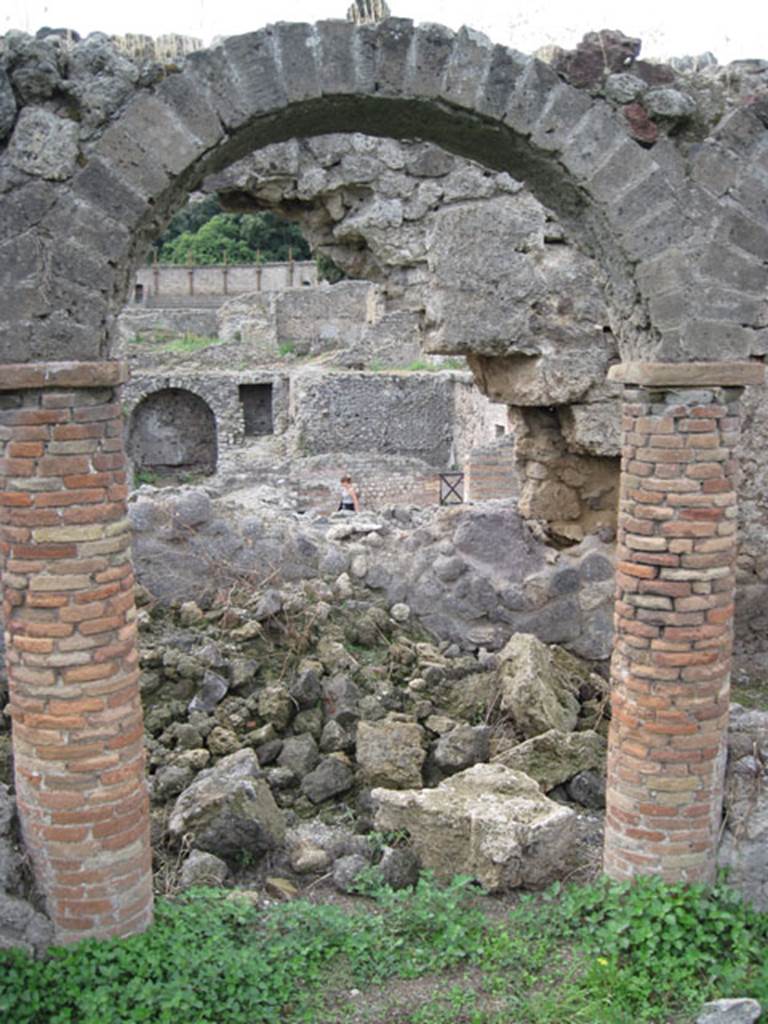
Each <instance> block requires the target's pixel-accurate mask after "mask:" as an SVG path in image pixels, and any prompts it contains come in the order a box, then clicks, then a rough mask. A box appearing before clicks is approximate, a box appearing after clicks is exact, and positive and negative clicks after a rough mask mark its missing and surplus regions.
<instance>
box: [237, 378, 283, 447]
mask: <svg viewBox="0 0 768 1024" xmlns="http://www.w3.org/2000/svg"><path fill="white" fill-rule="evenodd" d="M240 404H241V405H242V407H243V422H244V424H245V436H246V437H259V436H260V435H262V434H273V433H274V431H275V428H274V424H273V422H272V385H271V384H241V385H240Z"/></svg>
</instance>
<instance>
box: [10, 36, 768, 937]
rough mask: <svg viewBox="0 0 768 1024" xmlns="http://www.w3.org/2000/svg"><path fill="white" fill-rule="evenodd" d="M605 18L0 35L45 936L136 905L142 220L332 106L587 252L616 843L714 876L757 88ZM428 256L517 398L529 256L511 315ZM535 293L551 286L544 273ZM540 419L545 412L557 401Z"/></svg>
mask: <svg viewBox="0 0 768 1024" xmlns="http://www.w3.org/2000/svg"><path fill="white" fill-rule="evenodd" d="M598 42H599V43H600V44H601V45H600V47H599V50H600V53H601V58H600V62H599V65H598V72H599V81H598V82H596V81H595V79H594V75H595V65H594V61H593V60H591V59H590V58H591V57H594V51H590V50H589V47H587V48H586V49H585V50H583V51H581V52H579V53H578V54H577V55H576V56H573V57H569V58H567V59H566V58H563V57H562V56H561V57H559V58H557V59H556V61H555V63H554V64H553V65H547V64H544V63H542V62H541V61H539V60H536V59H531V58H528V57H524V56H522V55H520V54H518V53H516V52H514V51H511V50H507V49H506V48H504V47H502V46H496V45H494V44H493V43H491V42H490V41H489V40H487V39H486V38H485V37H483V36H481V35H479V34H477V33H475V32H473V31H471V30H462V31H460V32H458V33H454V32H451V31H449V30H447V29H443V28H441V27H439V26H434V25H427V26H421V27H414V25H413V24H412V23H411V22H409V21H406V20H402V19H388V20H386V21H383V22H381V23H379V24H376V25H360V26H356V25H353V24H352V23H349V22H345V21H325V22H321V23H319V24H318V25H316V26H310V25H292V24H280V25H277V26H273V27H268V28H266V29H263V30H261V31H259V32H255V33H252V34H248V35H244V36H239V37H235V38H231V39H227V40H224V41H223V42H222V43H221V44H220V45H218V46H215V47H213V48H211V49H209V50H205V51H198V52H195V53H191V54H189V55H188V57H187V58H186V59H185V60H184V61H183V63H182V62H179V63H177V64H173V65H160V64H154V63H152V62H139V63H135V62H133V61H131V60H130V59H128V58H127V57H126V56H125V55H123V54H121V53H119V52H118V51H116V50H114V49H112V48H111V47H110V46H109V45H108V42H107V40H106V39H105V38H104V37H99V36H91V37H89V38H88V39H86V40H85V41H83V42H82V43H79V44H76V45H75V46H73V47H71V49H69V50H67V51H66V52H65V49H64V46H63V43H62V41H61V40H60V39H58V38H57V37H55V38H53V39H52V40H31V39H29V38H28V37H24V36H22V35H20V34H18V33H10V34H8V35H7V36H6V37H5V38H4V40H3V42H2V52H1V54H0V61H1V63H0V146H2V149H1V150H0V179H1V180H2V185H3V189H2V193H1V194H0V224H1V225H2V229H1V231H2V234H0V267H2V271H1V273H2V281H3V293H4V296H5V301H4V303H3V306H2V310H1V311H0V362H2V364H3V365H2V366H1V367H0V448H1V449H2V452H1V454H2V457H1V459H0V537H1V539H2V549H1V550H2V558H3V576H2V588H3V616H4V620H5V627H6V638H7V646H6V664H7V668H8V676H9V683H10V710H11V714H12V716H13V728H14V752H15V771H16V789H17V799H18V805H19V809H20V812H21V814H22V820H23V827H24V834H25V840H26V843H27V847H28V850H29V852H30V855H31V858H32V861H33V863H34V867H35V871H36V873H37V876H38V879H39V881H40V884H41V886H42V888H43V890H44V891H45V893H46V894H47V899H48V906H49V910H50V912H51V915H52V917H53V920H54V922H55V925H56V928H57V936H58V938H59V939H60V940H61V941H71V940H73V939H77V938H81V937H83V936H85V935H108V934H127V933H129V932H131V931H136V930H139V929H141V928H143V927H145V926H146V924H147V923H148V921H149V920H150V917H151V875H150V862H149V830H148V815H147V805H146V794H145V789H144V781H143V752H142V735H143V730H142V722H141V710H140V704H139V694H138V671H137V654H136V630H135V611H134V595H133V576H132V568H131V558H130V547H129V535H128V531H127V524H126V518H125V501H126V493H127V488H126V478H125V452H124V445H123V439H122V423H121V412H122V410H121V404H120V397H119V394H120V390H119V389H120V387H121V385H122V384H123V383H124V381H125V377H126V372H125V366H124V363H123V362H121V361H120V360H118V359H115V358H114V355H115V341H116V331H115V322H116V318H117V317H118V315H119V313H120V310H121V308H122V307H123V306H124V304H125V302H126V300H127V298H128V292H129V289H130V287H131V286H132V283H133V278H134V273H135V271H136V268H137V267H138V266H139V265H140V264H141V263H142V261H143V259H144V257H145V255H146V250H147V248H148V246H149V244H150V242H151V241H152V240H153V239H154V238H156V237H157V235H158V234H159V233H160V231H161V230H162V228H163V226H164V225H165V223H166V222H167V220H168V218H169V217H170V215H171V214H172V213H173V212H174V211H175V210H176V209H177V208H178V207H179V206H180V205H181V204H182V203H183V202H184V200H185V198H186V196H187V195H188V194H189V193H190V192H191V191H194V190H196V189H197V188H198V187H199V186H200V185H201V184H202V182H203V181H204V180H205V179H206V178H207V177H209V176H211V175H214V174H219V173H221V172H224V171H225V170H226V169H227V168H228V167H231V166H233V165H234V164H236V163H237V161H239V160H240V159H242V158H243V156H245V155H246V154H248V153H250V152H253V151H256V150H263V149H264V148H265V147H267V146H270V145H273V144H277V143H285V142H286V141H287V140H289V139H293V138H306V137H310V136H321V135H328V134H331V133H334V132H360V133H363V134H365V135H368V136H379V137H391V138H396V139H401V138H411V139H413V138H418V139H421V140H422V141H424V142H428V143H432V144H434V145H435V146H438V147H440V148H442V149H444V150H447V151H448V152H449V153H452V154H456V155H458V156H461V157H464V158H468V159H470V160H473V161H475V162H476V163H477V164H479V165H481V166H483V167H485V168H487V169H488V170H489V171H490V172H492V173H493V174H496V173H504V174H507V175H508V176H509V178H510V180H511V181H514V182H520V183H523V182H524V183H525V185H526V187H527V189H528V192H529V193H530V196H531V197H532V199H531V200H530V202H531V203H533V200H534V199H535V200H536V202H537V203H539V204H541V206H542V208H544V209H546V210H550V211H551V212H552V214H553V218H554V221H555V222H556V224H557V225H558V230H561V231H562V233H563V237H564V238H565V239H567V240H568V242H569V243H570V244H572V245H573V246H574V247H575V248H577V249H578V250H579V251H580V252H582V253H584V254H585V255H586V256H587V257H588V258H589V259H591V260H593V261H594V266H595V267H596V268H598V269H599V274H600V277H601V279H602V282H603V294H604V301H605V308H606V311H607V321H603V322H602V323H601V324H600V335H601V337H602V338H603V348H600V347H599V346H598V355H597V357H596V359H597V361H598V362H599V361H600V360H601V359H602V360H603V362H604V369H605V370H606V371H607V373H606V375H607V377H608V379H609V380H610V381H611V382H612V383H613V384H614V385H615V386H617V387H618V388H619V390H620V396H621V398H620V400H621V405H622V412H621V426H620V430H621V433H620V448H621V456H622V461H621V469H620V478H619V487H620V499H619V516H618V525H617V529H618V537H617V544H618V547H617V568H618V571H617V600H616V606H615V609H616V616H615V625H616V629H615V637H614V651H613V668H612V671H613V679H614V691H613V719H612V731H611V738H610V752H609V769H608V810H607V820H606V821H607V823H606V842H605V868H606V870H607V872H608V873H609V874H610V875H612V876H613V877H618V878H624V877H629V876H632V875H633V874H635V873H637V872H654V873H658V874H662V875H663V876H664V877H666V878H679V879H686V880H693V879H707V878H709V877H711V875H712V873H713V870H714V846H715V841H716V837H717V833H718V829H719V827H720V818H721V800H722V777H723V761H724V740H723V733H724V728H725V724H726V720H727V714H728V680H729V671H730V663H731V651H732V636H733V614H734V597H735V588H736V569H737V567H738V566H737V547H736V532H737V517H738V501H737V496H738V493H739V483H738V466H737V459H736V457H735V453H736V451H737V450H738V447H739V445H740V443H741V436H742V411H743V408H744V406H743V396H744V392H745V389H747V388H749V387H751V386H759V385H760V384H761V383H762V381H763V376H764V366H763V360H764V356H765V351H766V348H765V329H766V328H765V324H766V321H765V289H766V283H767V282H766V273H767V272H766V256H767V254H768V223H767V218H768V207H767V206H766V181H765V164H766V149H767V147H768V142H767V139H766V123H767V122H768V116H767V115H766V100H765V95H766V94H765V88H764V85H763V83H762V80H761V78H760V71H759V69H758V70H757V71H756V72H755V71H754V69H750V68H746V69H743V74H741V75H738V74H737V75H736V78H737V79H738V81H737V84H736V87H735V88H730V89H726V87H725V84H724V83H723V82H720V81H719V80H717V79H716V78H715V79H713V80H712V81H708V80H703V82H702V85H701V91H700V98H699V99H694V98H693V97H692V95H689V92H686V90H685V89H682V90H681V89H680V88H678V87H677V85H678V83H677V82H676V80H675V77H674V72H673V71H671V70H670V71H667V70H664V71H663V72H657V71H656V70H654V66H644V65H643V62H641V61H637V60H636V59H635V56H634V54H633V46H632V45H631V41H630V44H629V45H627V43H626V41H624V40H622V39H617V38H615V37H608V36H607V37H605V38H602V39H600V40H598ZM634 53H636V49H635V50H634ZM670 75H671V76H672V77H671V79H670ZM692 105H693V106H692ZM383 187H384V184H383V183H382V185H381V186H380V188H383ZM428 193H429V189H426V190H425V195H424V196H423V197H420V199H419V201H423V202H426V203H427V204H428V205H429V204H430V199H429V195H428ZM431 202H433V203H438V202H439V200H438V199H436V198H435V199H433V200H432V201H431ZM407 206H408V203H407V202H403V198H402V197H398V196H384V195H383V196H381V197H380V203H379V204H378V210H377V216H379V217H380V223H381V224H382V226H384V225H386V223H387V219H388V218H394V219H398V218H402V220H407V219H408V217H407V215H406V207H407ZM535 209H538V207H536V208H535ZM339 213H340V217H339V220H341V219H343V216H344V210H343V209H340V210H339ZM452 215H453V216H454V217H456V218H457V219H459V220H460V218H461V211H460V209H457V210H456V211H453V213H452ZM491 215H492V214H491ZM542 216H543V215H540V214H538V213H535V212H532V213H531V214H530V218H531V222H532V224H533V225H535V230H534V231H533V234H534V236H535V237H534V239H533V242H529V241H528V240H527V232H526V230H525V229H524V228H523V229H522V230H521V228H520V226H517V227H516V226H515V225H514V224H512V223H510V224H509V232H510V238H511V239H512V240H513V241H512V244H510V245H508V246H507V247H506V249H504V250H503V251H502V250H500V249H499V248H498V245H499V243H498V242H497V241H494V245H493V246H492V247H490V248H489V260H490V261H491V262H493V263H494V265H495V266H496V267H497V268H500V269H499V275H498V277H497V278H495V279H494V280H493V281H492V282H490V289H491V290H492V291H493V290H496V289H503V288H504V287H505V286H506V285H508V284H509V285H511V284H512V283H514V282H516V283H517V284H518V285H519V284H520V282H521V281H522V280H524V275H525V267H526V265H528V260H527V256H528V249H530V248H531V246H533V248H534V249H536V248H537V247H538V241H537V238H540V235H541V233H542V231H543V229H542V228H541V227H540V221H541V219H542ZM543 219H544V220H546V218H543ZM528 233H530V232H528ZM434 251H435V253H436V254H437V256H436V258H438V259H439V258H440V249H439V246H436V247H435V248H434ZM550 255H552V254H551V253H550ZM504 256H506V258H507V260H508V263H509V266H510V268H511V269H510V274H509V275H508V276H505V274H504V273H503V272H502V270H503V262H504ZM534 262H535V261H534ZM529 273H530V276H531V277H532V278H535V277H536V275H535V274H534V272H533V270H530V271H529ZM520 275H523V277H521V276H520ZM445 284H446V287H445V288H444V290H443V291H442V293H441V294H439V295H437V296H435V304H434V305H433V306H431V307H430V309H429V310H428V315H429V317H430V319H431V320H433V321H434V322H435V323H436V324H438V323H439V324H440V326H439V327H436V328H435V333H436V339H437V338H439V341H438V340H435V348H434V349H433V351H435V350H437V348H438V346H439V351H441V352H456V353H460V354H467V356H468V357H469V360H470V363H471V365H472V367H473V369H474V372H475V374H476V378H477V379H478V381H479V382H480V385H481V387H482V388H483V389H484V390H485V391H487V393H488V394H489V395H490V396H491V397H492V398H494V399H495V400H496V401H502V402H509V403H510V404H521V405H522V404H524V403H517V402H515V400H514V398H512V397H511V396H512V395H514V394H516V393H517V390H516V389H517V388H518V380H519V377H518V373H519V372H522V374H523V376H524V378H525V380H526V381H528V382H533V381H536V373H537V367H539V366H540V365H541V363H540V356H541V352H542V349H543V348H545V347H546V346H545V345H544V343H543V342H542V341H541V337H540V335H539V334H538V333H537V326H540V324H541V321H540V320H539V319H537V316H536V314H537V312H538V301H539V300H538V299H536V298H535V296H534V292H535V287H536V285H535V281H532V282H531V285H530V288H531V289H533V291H530V290H529V291H527V292H524V293H523V294H522V295H521V294H520V292H519V290H518V291H517V292H516V290H515V288H514V287H513V288H511V290H510V291H509V292H506V293H505V294H506V295H507V297H508V311H509V315H510V318H512V319H514V320H515V323H516V328H515V331H514V332H513V334H512V336H510V335H509V334H507V333H505V332H504V331H500V330H499V329H498V323H497V320H496V318H495V317H493V318H486V317H484V316H483V310H484V309H485V308H486V301H487V292H484V290H483V287H479V286H478V285H477V283H475V282H472V281H471V280H469V279H468V278H467V277H466V275H465V274H464V273H463V268H462V266H461V262H460V260H459V261H458V262H457V263H456V264H455V265H454V276H453V277H452V278H451V277H450V275H449V276H448V278H447V279H446V281H445ZM408 285H409V282H404V283H403V287H404V288H405V287H406V286H408ZM528 296H530V299H531V305H530V306H529V305H526V303H525V302H524V303H523V310H522V311H521V310H520V307H519V306H518V305H517V302H519V301H520V299H521V298H527V297H528ZM515 300H517V302H516V301H515ZM544 312H545V317H544V319H545V321H546V319H547V317H548V316H551V315H557V311H556V309H555V310H554V313H553V310H552V309H550V308H549V306H548V304H547V303H546V301H545V302H544ZM462 313H467V314H470V315H471V322H472V330H471V333H467V330H466V329H467V327H468V324H469V322H470V321H469V320H468V319H467V317H466V316H464V315H461V314H462ZM604 326H607V327H608V328H609V332H610V338H609V335H608V332H604V331H603V327H604ZM609 344H613V345H615V350H614V352H615V354H613V355H611V356H608V357H606V355H605V353H606V348H605V346H607V345H609ZM567 348H568V345H567V338H566V344H565V346H564V351H567ZM559 365H560V362H559V357H558V355H557V353H555V354H554V355H553V363H552V368H553V370H557V369H558V368H559ZM545 376H546V374H545ZM549 386H550V384H549V382H547V381H545V382H543V383H542V394H546V387H549ZM552 386H554V382H553V384H552ZM526 393H528V389H527V387H526ZM544 408H545V410H546V409H547V407H546V406H544ZM547 416H549V417H550V418H549V419H547ZM530 426H531V428H532V432H533V433H535V432H536V431H538V429H539V427H540V426H541V427H543V428H544V429H545V431H546V430H549V429H550V427H552V426H553V422H552V419H551V412H550V411H548V410H547V415H542V416H533V417H532V418H531V421H530ZM535 444H536V442H535V440H534V439H533V438H532V440H531V445H532V448H531V451H532V452H533V450H534V447H535ZM532 461H534V462H541V463H542V464H544V465H545V464H546V460H545V459H536V458H533V460H532ZM537 472H539V471H537ZM532 478H533V479H536V476H535V474H534V475H533V477H532ZM562 482H563V483H564V484H565V486H567V487H571V486H572V485H571V484H569V483H568V481H567V480H564V481H562ZM563 493H565V492H563ZM749 500H750V501H751V500H752V499H751V498H750V499H749ZM754 500H755V503H756V504H759V503H760V502H761V501H762V500H763V496H760V495H758V496H756V498H755V499H754ZM761 571H764V566H763V568H762V569H759V568H758V565H757V563H755V575H756V577H757V574H758V573H759V572H761Z"/></svg>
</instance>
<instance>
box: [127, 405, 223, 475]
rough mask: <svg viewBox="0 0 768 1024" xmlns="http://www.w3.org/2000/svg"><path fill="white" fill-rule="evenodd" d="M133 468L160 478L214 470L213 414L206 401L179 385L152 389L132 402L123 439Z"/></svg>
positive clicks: (214, 426) (205, 472)
mask: <svg viewBox="0 0 768 1024" xmlns="http://www.w3.org/2000/svg"><path fill="white" fill-rule="evenodd" d="M127 451H128V457H129V458H130V459H131V461H132V462H133V465H134V469H135V470H136V471H137V472H138V471H140V470H148V471H150V472H153V473H156V474H158V475H159V476H160V477H161V478H162V477H169V476H173V477H175V476H177V475H178V474H199V473H202V474H205V475H210V474H212V473H215V471H216V460H217V426H216V416H215V415H214V412H213V410H212V409H211V407H210V406H209V405H208V403H207V402H206V400H205V399H204V398H203V397H202V396H200V395H198V394H195V392H194V391H192V390H191V389H188V388H182V387H163V388H154V389H152V390H151V391H148V393H146V394H145V395H143V396H142V398H141V399H140V400H139V401H138V402H136V404H135V405H134V407H133V411H132V412H131V417H130V421H129V427H128V438H127Z"/></svg>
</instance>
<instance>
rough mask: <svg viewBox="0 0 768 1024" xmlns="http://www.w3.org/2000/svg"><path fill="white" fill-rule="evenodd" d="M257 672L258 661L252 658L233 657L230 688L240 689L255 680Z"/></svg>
mask: <svg viewBox="0 0 768 1024" xmlns="http://www.w3.org/2000/svg"><path fill="white" fill-rule="evenodd" d="M258 672H259V663H258V662H257V661H255V660H254V659H253V658H233V660H232V682H231V684H230V685H231V689H233V690H242V689H245V687H246V686H248V684H249V683H252V682H254V681H255V679H256V676H257V675H258Z"/></svg>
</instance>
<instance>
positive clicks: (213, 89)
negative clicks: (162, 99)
mask: <svg viewBox="0 0 768 1024" xmlns="http://www.w3.org/2000/svg"><path fill="white" fill-rule="evenodd" d="M253 35H254V33H250V34H248V35H244V36H236V37H234V38H233V39H230V40H227V42H228V43H230V48H229V50H226V51H225V49H224V45H223V44H221V45H219V46H213V47H211V48H210V49H207V50H197V51H196V52H195V53H190V54H189V55H188V56H187V58H186V61H185V68H184V78H185V80H186V81H187V82H189V84H190V87H191V93H192V96H193V97H194V96H197V95H200V96H202V97H203V98H204V102H205V103H206V104H207V105H208V106H210V107H211V108H212V109H213V110H214V111H215V114H216V116H217V118H219V120H220V122H221V124H222V125H224V127H225V128H227V129H228V130H232V129H234V128H239V127H241V126H242V125H243V124H245V123H246V122H247V121H248V120H249V118H250V116H251V114H252V107H251V103H250V101H249V99H248V97H247V96H246V95H244V91H245V90H244V82H243V79H242V75H241V73H240V61H241V58H240V57H239V54H240V53H241V51H246V53H247V51H248V46H249V40H250V39H252V37H253ZM230 54H232V55H233V56H230ZM246 59H247V58H246Z"/></svg>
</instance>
